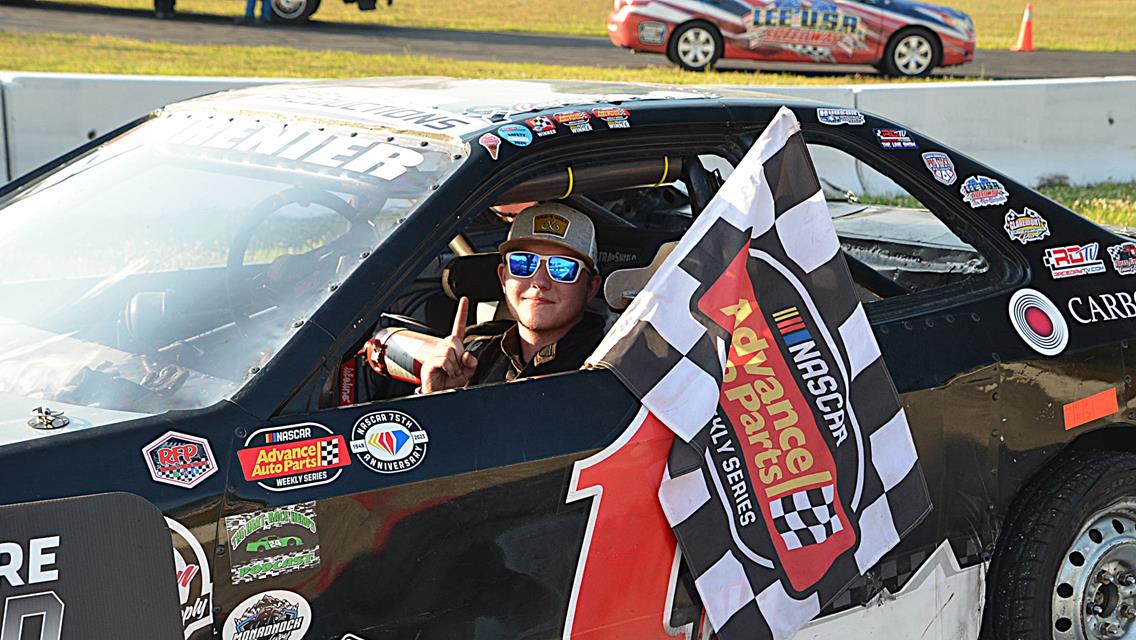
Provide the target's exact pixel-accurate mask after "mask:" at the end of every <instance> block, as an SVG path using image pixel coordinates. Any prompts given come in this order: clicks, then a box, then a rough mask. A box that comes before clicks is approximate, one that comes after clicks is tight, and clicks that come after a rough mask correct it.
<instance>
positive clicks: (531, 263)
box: [505, 251, 584, 284]
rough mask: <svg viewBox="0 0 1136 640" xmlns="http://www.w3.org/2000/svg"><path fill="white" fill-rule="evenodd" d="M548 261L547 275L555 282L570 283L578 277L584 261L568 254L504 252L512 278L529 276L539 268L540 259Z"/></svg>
mask: <svg viewBox="0 0 1136 640" xmlns="http://www.w3.org/2000/svg"><path fill="white" fill-rule="evenodd" d="M541 260H547V261H548V275H549V277H551V278H552V279H553V280H555V281H556V282H563V283H564V284H572V283H573V282H575V281H576V278H578V277H580V271H581V270H582V269H583V268H584V263H583V262H581V261H580V260H579V259H577V258H569V257H568V256H542V255H540V254H539V253H533V252H531V251H510V252H509V253H506V254H505V264H507V265H508V266H509V275H511V276H513V277H514V278H531V277H532V276H533V274H534V273H536V270H537V269H539V268H540V261H541Z"/></svg>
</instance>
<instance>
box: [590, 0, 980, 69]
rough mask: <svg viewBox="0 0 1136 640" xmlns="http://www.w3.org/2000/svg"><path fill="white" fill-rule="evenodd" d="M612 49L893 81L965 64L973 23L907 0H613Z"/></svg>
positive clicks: (688, 63) (691, 63) (688, 62)
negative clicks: (794, 65) (816, 68)
mask: <svg viewBox="0 0 1136 640" xmlns="http://www.w3.org/2000/svg"><path fill="white" fill-rule="evenodd" d="M607 28H608V36H609V37H610V38H611V41H612V43H614V44H615V45H616V46H619V47H624V48H627V49H631V50H633V51H649V52H654V53H664V54H666V55H667V57H668V58H669V59H670V60H671V61H672V62H674V63H675V64H677V65H679V66H680V67H682V68H684V69H687V70H690V71H701V70H704V69H707V68H709V67H712V66H713V65H714V63H716V62H717V61H718V60H720V59H722V58H732V59H749V60H768V61H775V62H820V63H833V64H870V65H874V66H876V67H877V68H879V69H880V70H881V71H883V72H885V73H887V74H889V75H895V76H923V75H927V74H928V73H930V72H931V70H932V69H934V68H935V67H940V66H942V67H946V66H952V65H959V64H964V63H967V62H970V61H971V60H973V58H974V48H975V33H974V23H973V22H972V21H971V19H970V16H968V15H967V14H965V13H963V12H962V11H958V10H956V9H952V8H949V7H943V6H938V5H932V4H925V3H922V2H914V1H911V0H892V1H891V2H887V3H880V2H872V1H870V0H864V1H859V0H835V1H834V0H719V1H703V0H615V6H614V8H613V10H612V12H611V14H609V15H608V20H607Z"/></svg>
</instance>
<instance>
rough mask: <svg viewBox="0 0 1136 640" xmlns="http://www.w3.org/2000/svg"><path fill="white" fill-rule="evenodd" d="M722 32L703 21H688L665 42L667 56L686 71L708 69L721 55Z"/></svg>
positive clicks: (722, 46)
mask: <svg viewBox="0 0 1136 640" xmlns="http://www.w3.org/2000/svg"><path fill="white" fill-rule="evenodd" d="M723 49H724V45H723V44H722V34H720V33H718V29H716V28H715V27H714V26H712V25H710V24H708V23H705V22H688V23H686V24H684V25H682V26H680V27H679V28H677V29H675V30H674V33H672V34H671V39H670V40H669V41H668V42H667V58H669V59H670V60H671V61H673V62H674V63H675V64H677V65H678V66H679V67H680V68H682V69H685V70H686V71H709V70H710V69H711V68H713V66H714V63H715V62H717V61H718V60H719V59H721V57H722V50H723Z"/></svg>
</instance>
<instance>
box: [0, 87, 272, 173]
mask: <svg viewBox="0 0 1136 640" xmlns="http://www.w3.org/2000/svg"><path fill="white" fill-rule="evenodd" d="M270 82H282V80H277V79H266V78H192V77H176V76H128V75H94V74H70V73H0V96H2V97H0V106H2V107H3V111H0V113H3V116H4V118H3V120H4V121H3V127H0V130H3V131H5V132H6V133H7V136H6V142H7V144H6V146H5V147H0V148H3V149H6V150H7V153H6V156H7V157H6V158H0V169H4V170H5V171H6V173H3V174H0V182H6V181H7V180H11V179H13V178H16V177H18V176H20V175H22V174H24V173H27V172H28V171H31V170H32V169H35V168H36V167H39V166H40V165H42V164H43V163H45V162H48V161H50V160H51V159H53V158H56V157H58V156H60V155H62V154H63V153H66V152H67V151H69V150H71V149H74V148H75V147H77V146H79V145H81V144H83V143H84V142H86V141H88V140H91V139H92V138H95V137H96V136H100V135H102V134H104V133H106V132H108V131H113V130H114V129H115V128H117V127H119V126H121V125H124V124H126V123H128V122H130V121H131V120H134V119H136V118H138V117H140V116H143V115H145V114H146V113H147V112H148V111H151V110H153V109H156V108H158V107H160V106H162V105H165V104H169V103H170V102H176V101H178V100H185V99H186V98H192V97H194V96H199V95H203V94H206V93H213V92H214V91H221V90H223V89H238V88H240V87H247V86H249V85H254V84H265V83H270ZM5 161H6V162H5ZM5 165H6V166H5Z"/></svg>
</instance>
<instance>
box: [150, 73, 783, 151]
mask: <svg viewBox="0 0 1136 640" xmlns="http://www.w3.org/2000/svg"><path fill="white" fill-rule="evenodd" d="M719 97H740V98H749V99H754V98H765V99H777V100H779V101H781V102H784V101H787V100H790V99H787V98H784V97H781V96H774V95H771V94H763V93H758V92H749V91H745V92H743V91H731V90H718V89H715V90H714V91H713V92H709V91H706V90H701V89H695V88H690V87H679V86H673V85H651V84H630V83H619V82H578V81H546V80H469V79H455V78H445V77H396V78H366V79H359V80H329V81H319V82H306V83H296V84H278V85H263V86H257V87H250V88H246V89H237V90H233V91H223V92H220V93H215V94H211V95H208V96H204V97H201V98H195V99H192V100H188V101H185V102H181V103H177V104H174V105H171V106H170V107H167V110H169V111H202V110H205V111H210V112H220V113H229V114H232V113H245V114H260V115H271V116H274V117H280V116H284V117H288V118H295V119H304V120H311V121H315V122H326V123H341V124H347V125H353V126H366V127H378V128H383V129H391V130H397V131H406V132H412V133H416V134H427V135H431V136H443V137H447V138H456V139H461V138H464V137H465V136H467V135H469V134H473V133H475V132H477V131H480V130H482V129H485V128H487V127H490V126H494V125H498V124H501V123H502V122H506V121H509V120H511V119H513V118H514V117H515V116H518V115H520V114H524V113H531V112H536V111H541V110H544V109H548V108H552V107H562V106H573V105H587V104H595V103H621V104H626V103H628V102H633V101H636V102H637V101H645V100H684V99H703V100H705V99H715V98H719ZM793 101H794V102H796V101H797V100H793ZM455 141H456V140H455Z"/></svg>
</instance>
